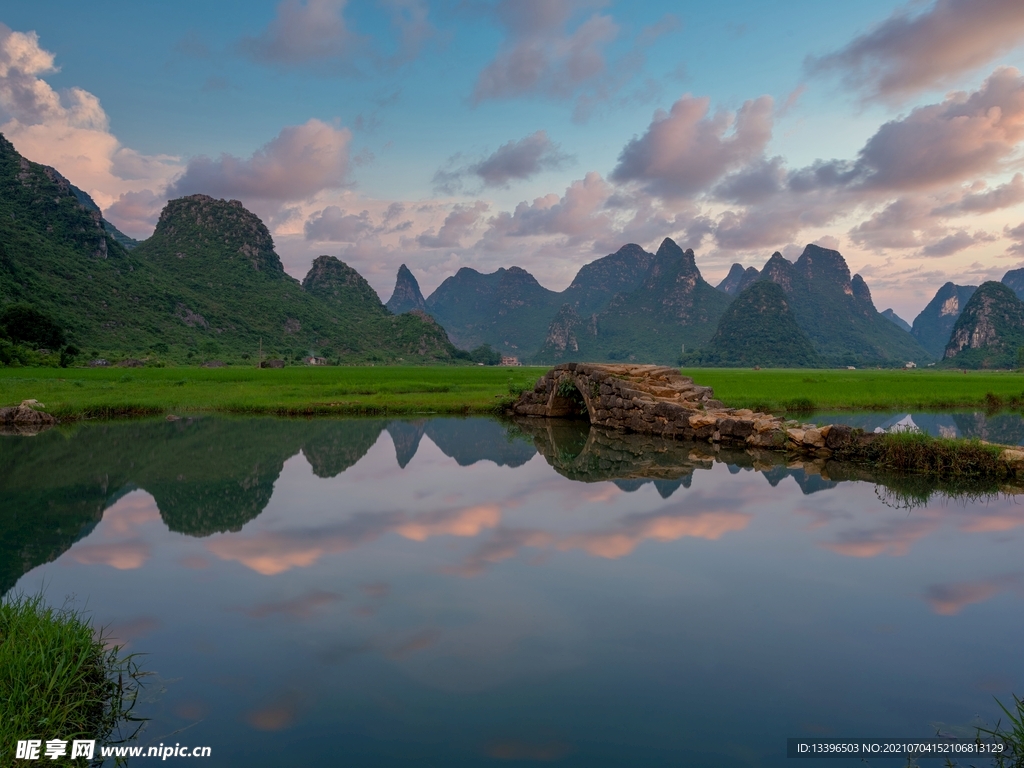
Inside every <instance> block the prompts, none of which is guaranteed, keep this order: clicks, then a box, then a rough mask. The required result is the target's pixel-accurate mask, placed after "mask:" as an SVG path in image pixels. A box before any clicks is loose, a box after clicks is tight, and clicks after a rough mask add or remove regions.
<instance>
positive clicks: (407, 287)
mask: <svg viewBox="0 0 1024 768" xmlns="http://www.w3.org/2000/svg"><path fill="white" fill-rule="evenodd" d="M385 306H387V308H388V311H389V312H391V313H392V314H395V315H400V314H402V313H403V312H412V311H413V310H414V309H415V310H419V311H420V312H426V311H427V305H426V303H425V302H424V300H423V294H422V293H421V292H420V284H419V283H418V282H416V278H415V276H413V274H412V272H410V271H409V268H408V267H407V266H405V264H403V265H402V266H400V267H399V268H398V276H397V277H396V278H395V290H394V291H392V292H391V298H390V299H388V303H387V304H386V305H385Z"/></svg>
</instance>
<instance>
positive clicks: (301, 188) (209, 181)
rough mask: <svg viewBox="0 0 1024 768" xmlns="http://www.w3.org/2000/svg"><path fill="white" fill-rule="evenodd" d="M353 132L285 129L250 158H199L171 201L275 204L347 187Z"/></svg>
mask: <svg viewBox="0 0 1024 768" xmlns="http://www.w3.org/2000/svg"><path fill="white" fill-rule="evenodd" d="M351 141H352V132H351V131H349V130H348V129H347V128H335V127H333V126H330V125H328V124H327V123H324V122H322V121H320V120H316V119H312V120H309V121H308V122H306V123H304V124H302V125H291V126H287V127H286V128H283V129H282V130H281V132H280V133H279V134H278V135H277V136H276V137H275V138H274V139H272V140H271V141H270V142H268V143H267V144H265V145H264V146H263V147H261V148H260V149H258V150H256V151H255V152H254V153H253V154H252V155H251V156H250V157H249V158H247V159H242V158H239V157H235V156H234V155H228V154H223V155H221V156H220V157H219V158H217V159H216V160H214V159H212V158H209V157H197V158H194V159H193V160H191V161H190V162H189V164H188V167H187V168H186V169H185V172H184V173H183V174H182V175H181V176H179V177H178V178H177V179H175V181H174V183H173V184H172V185H171V186H170V188H169V189H168V195H169V196H170V197H180V196H182V195H189V194H194V193H201V194H205V195H210V196H211V197H223V198H237V199H240V200H242V201H247V200H263V201H272V202H275V203H284V202H289V201H298V200H304V199H307V198H309V197H312V196H313V195H315V194H316V193H318V192H321V191H323V190H326V189H338V188H340V187H342V186H343V185H344V184H345V180H346V176H347V174H348V170H349V149H350V144H351Z"/></svg>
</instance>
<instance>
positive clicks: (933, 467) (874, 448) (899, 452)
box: [870, 430, 1006, 477]
mask: <svg viewBox="0 0 1024 768" xmlns="http://www.w3.org/2000/svg"><path fill="white" fill-rule="evenodd" d="M1002 450H1003V449H1002V448H1001V447H999V446H995V445H987V444H985V443H982V442H981V441H980V440H955V439H950V438H944V437H932V436H931V435H927V434H925V433H923V432H915V431H910V430H904V431H899V432H889V433H886V434H882V435H878V436H877V437H876V438H875V439H874V440H873V441H872V443H871V446H870V453H871V458H872V460H873V461H874V462H875V463H876V465H877V466H878V467H879V468H880V469H888V470H895V471H897V472H920V473H925V474H929V475H935V476H938V477H1000V476H1002V475H1004V474H1005V473H1006V469H1005V466H1004V464H1003V462H1002V461H1000V459H999V455H1000V453H1001V452H1002Z"/></svg>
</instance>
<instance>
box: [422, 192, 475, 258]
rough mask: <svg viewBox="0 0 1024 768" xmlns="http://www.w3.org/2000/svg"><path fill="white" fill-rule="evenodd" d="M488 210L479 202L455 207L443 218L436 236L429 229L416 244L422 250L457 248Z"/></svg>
mask: <svg viewBox="0 0 1024 768" xmlns="http://www.w3.org/2000/svg"><path fill="white" fill-rule="evenodd" d="M488 208H489V206H488V205H487V203H484V202H479V201H478V202H475V203H472V204H467V205H456V206H455V208H453V209H452V212H451V213H449V214H448V216H447V217H446V218H445V220H444V224H442V225H441V228H440V229H439V230H438V231H437V234H435V233H434V230H433V229H430V230H428V231H426V232H424V233H423V234H421V235H420V236H419V237H417V238H416V242H417V243H419V244H420V245H422V246H423V247H424V248H458V247H459V246H460V245H461V242H462V238H464V237H466V236H467V235H468V234H469V233H470V232H472V230H473V229H474V228H475V227H476V224H477V222H478V221H479V220H480V218H481V217H482V216H483V215H484V213H486V211H487V209H488Z"/></svg>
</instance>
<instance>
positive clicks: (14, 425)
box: [0, 400, 57, 434]
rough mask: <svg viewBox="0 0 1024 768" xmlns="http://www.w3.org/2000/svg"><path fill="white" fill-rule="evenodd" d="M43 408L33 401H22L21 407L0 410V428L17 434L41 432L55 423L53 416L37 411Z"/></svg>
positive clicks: (40, 404)
mask: <svg viewBox="0 0 1024 768" xmlns="http://www.w3.org/2000/svg"><path fill="white" fill-rule="evenodd" d="M44 407H45V406H44V405H43V404H42V403H39V402H37V401H35V400H23V401H22V402H21V405H17V406H11V407H9V408H0V426H3V427H6V428H7V429H6V430H5V431H7V432H12V431H13V432H15V433H17V434H35V433H36V432H41V431H42V430H44V429H47V428H49V427H52V426H53V425H54V424H56V423H57V420H56V419H55V418H54V417H53V416H51V415H50V414H48V413H46V412H45V411H42V410H38V409H40V408H44Z"/></svg>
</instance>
